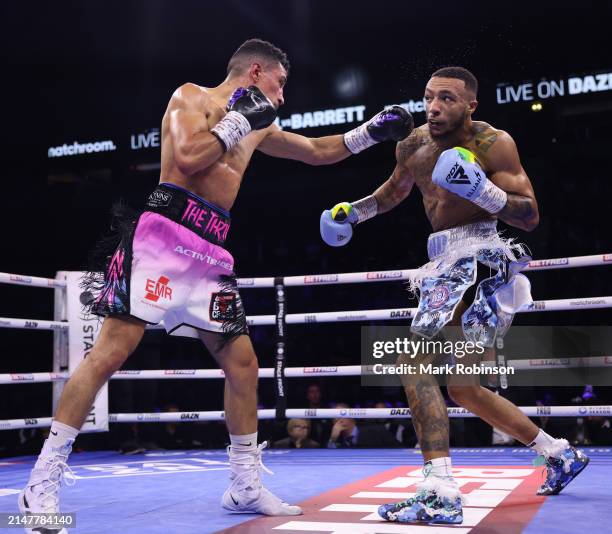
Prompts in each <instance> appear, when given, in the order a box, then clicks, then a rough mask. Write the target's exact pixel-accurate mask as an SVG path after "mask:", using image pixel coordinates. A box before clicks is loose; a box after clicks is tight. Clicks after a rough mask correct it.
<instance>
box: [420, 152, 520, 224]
mask: <svg viewBox="0 0 612 534" xmlns="http://www.w3.org/2000/svg"><path fill="white" fill-rule="evenodd" d="M431 179H432V181H433V183H434V184H436V185H439V186H440V187H442V188H444V189H446V190H447V191H450V192H451V193H454V194H455V195H458V196H460V197H462V198H465V199H466V200H469V201H471V202H473V203H474V204H476V205H477V206H480V207H481V208H482V209H483V210H486V211H488V212H489V213H497V212H499V211H501V209H502V208H503V207H504V206H505V205H506V202H507V201H508V195H507V193H506V192H505V191H504V190H503V189H500V188H499V187H497V186H496V185H495V184H494V183H493V182H492V181H491V180H489V179H488V178H487V176H486V174H485V172H484V171H483V170H482V168H481V167H480V165H478V163H476V156H474V154H473V153H472V152H470V151H469V150H467V149H466V148H463V147H457V146H456V147H453V148H449V149H448V150H445V151H444V152H442V154H440V157H439V158H438V161H437V163H436V166H435V167H434V170H433V172H432V174H431Z"/></svg>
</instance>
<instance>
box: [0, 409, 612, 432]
mask: <svg viewBox="0 0 612 534" xmlns="http://www.w3.org/2000/svg"><path fill="white" fill-rule="evenodd" d="M518 408H519V410H521V411H522V412H523V413H524V414H525V415H526V416H527V417H589V416H602V415H603V416H606V415H607V416H609V415H612V406H606V405H600V406H519V407H518ZM447 410H448V416H449V417H452V418H466V417H477V416H476V415H474V414H473V413H471V412H469V411H467V410H466V409H465V408H448V409H447ZM286 417H287V419H338V418H343V417H345V418H351V419H407V418H410V409H409V408H317V409H313V408H288V409H287V411H286ZM257 418H258V419H275V418H276V410H274V409H264V410H258V411H257ZM108 420H109V422H110V423H189V422H196V421H224V420H225V412H223V411H210V412H159V413H156V412H153V413H112V414H108ZM51 421H52V418H51V417H32V418H25V419H5V420H3V421H0V430H15V429H20V428H42V427H49V426H51Z"/></svg>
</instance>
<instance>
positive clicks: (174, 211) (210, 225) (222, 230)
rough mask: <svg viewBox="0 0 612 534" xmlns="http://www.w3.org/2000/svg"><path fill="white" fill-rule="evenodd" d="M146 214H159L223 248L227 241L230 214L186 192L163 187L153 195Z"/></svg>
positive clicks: (167, 186)
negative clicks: (148, 212) (149, 212)
mask: <svg viewBox="0 0 612 534" xmlns="http://www.w3.org/2000/svg"><path fill="white" fill-rule="evenodd" d="M145 210H146V211H152V212H154V213H159V214H160V215H163V216H164V217H167V218H168V219H170V220H172V221H174V222H176V223H178V224H180V225H182V226H184V227H185V228H188V229H189V230H191V231H192V232H195V233H196V234H198V235H199V236H200V237H203V238H204V239H206V241H210V242H211V243H213V244H215V245H223V243H225V240H226V239H227V233H228V232H229V228H230V218H229V216H228V215H227V213H225V212H223V210H221V209H220V208H217V207H216V206H213V205H212V204H209V203H208V202H206V201H205V200H203V199H201V198H200V197H198V196H197V195H194V194H191V193H189V191H187V190H185V189H181V188H179V187H175V186H173V185H166V184H159V185H158V186H157V187H156V188H155V190H154V191H153V192H152V193H151V194H150V195H149V198H148V200H147V202H146V204H145Z"/></svg>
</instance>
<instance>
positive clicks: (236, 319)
mask: <svg viewBox="0 0 612 534" xmlns="http://www.w3.org/2000/svg"><path fill="white" fill-rule="evenodd" d="M119 226H123V228H124V230H123V231H122V232H120V233H121V235H120V236H119V238H120V243H119V245H118V246H117V248H116V249H115V252H114V255H113V256H112V258H111V259H110V261H109V262H107V265H106V268H105V274H104V280H103V284H102V287H101V288H99V289H100V290H99V293H97V294H96V295H95V297H94V298H93V300H92V301H91V303H90V310H91V312H92V313H95V314H97V315H115V316H130V317H135V318H137V319H140V320H142V321H145V322H147V323H151V324H158V323H159V322H160V321H163V322H164V327H165V329H166V330H167V332H168V333H170V334H174V335H180V336H189V337H197V330H205V331H210V332H218V333H221V334H224V335H225V336H227V337H233V336H236V335H240V334H246V333H248V328H247V325H246V316H245V313H244V308H243V305H242V301H241V299H240V295H239V293H238V291H237V288H236V276H235V273H234V258H233V257H232V255H231V254H230V253H229V252H228V251H227V250H225V249H224V248H223V247H222V245H223V244H224V242H225V240H226V238H227V234H228V231H229V227H230V218H229V213H228V212H226V211H224V210H222V209H220V208H218V207H216V206H214V205H212V204H210V203H209V202H206V201H205V200H204V199H202V198H200V197H198V196H197V195H195V194H193V193H191V192H189V191H187V190H185V189H182V188H180V187H178V186H175V185H173V184H168V183H161V184H159V185H158V186H157V188H156V189H155V190H154V191H153V193H151V195H150V196H149V199H148V200H147V203H146V205H145V209H144V211H143V212H142V213H141V214H140V216H138V218H137V219H133V221H132V222H131V224H130V221H128V223H127V224H126V221H119Z"/></svg>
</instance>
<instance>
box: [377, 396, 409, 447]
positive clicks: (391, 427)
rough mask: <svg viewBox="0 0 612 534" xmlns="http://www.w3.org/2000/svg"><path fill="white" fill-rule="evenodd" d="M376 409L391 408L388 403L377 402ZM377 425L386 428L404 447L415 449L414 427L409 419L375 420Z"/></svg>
mask: <svg viewBox="0 0 612 534" xmlns="http://www.w3.org/2000/svg"><path fill="white" fill-rule="evenodd" d="M374 408H391V405H390V404H389V403H387V402H377V403H376V404H375V405H374ZM374 421H375V422H376V423H377V424H380V425H382V426H384V427H385V430H386V431H387V432H389V434H390V435H391V436H393V437H394V438H395V440H396V441H397V442H398V443H400V444H401V445H402V447H414V446H415V445H416V442H417V438H416V434H415V432H414V427H413V426H412V423H411V422H410V420H409V419H390V420H389V419H374Z"/></svg>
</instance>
